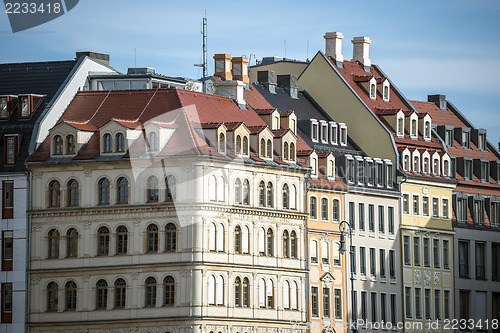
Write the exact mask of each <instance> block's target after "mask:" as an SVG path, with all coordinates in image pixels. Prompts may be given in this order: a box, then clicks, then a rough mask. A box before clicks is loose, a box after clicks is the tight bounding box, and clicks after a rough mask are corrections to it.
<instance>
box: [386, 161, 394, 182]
mask: <svg viewBox="0 0 500 333" xmlns="http://www.w3.org/2000/svg"><path fill="white" fill-rule="evenodd" d="M386 172H387V175H386V178H385V179H386V181H387V187H389V188H392V183H393V180H392V164H390V163H386Z"/></svg>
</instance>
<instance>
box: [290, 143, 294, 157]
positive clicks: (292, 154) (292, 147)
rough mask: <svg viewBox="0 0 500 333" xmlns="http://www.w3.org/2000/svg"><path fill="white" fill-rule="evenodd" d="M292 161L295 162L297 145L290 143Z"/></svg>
mask: <svg viewBox="0 0 500 333" xmlns="http://www.w3.org/2000/svg"><path fill="white" fill-rule="evenodd" d="M290 161H295V144H294V143H293V142H291V143H290Z"/></svg>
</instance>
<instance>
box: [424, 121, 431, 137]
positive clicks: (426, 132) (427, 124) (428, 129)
mask: <svg viewBox="0 0 500 333" xmlns="http://www.w3.org/2000/svg"><path fill="white" fill-rule="evenodd" d="M430 138H431V122H430V121H426V122H424V139H426V140H430Z"/></svg>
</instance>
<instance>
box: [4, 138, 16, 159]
mask: <svg viewBox="0 0 500 333" xmlns="http://www.w3.org/2000/svg"><path fill="white" fill-rule="evenodd" d="M4 145H5V147H4V152H5V156H4V158H5V160H4V161H5V164H7V165H12V164H16V156H17V135H9V136H5V137H4Z"/></svg>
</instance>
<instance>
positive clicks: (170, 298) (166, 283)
mask: <svg viewBox="0 0 500 333" xmlns="http://www.w3.org/2000/svg"><path fill="white" fill-rule="evenodd" d="M163 305H166V306H173V305H175V280H174V278H173V277H172V276H170V275H168V276H166V277H165V279H163Z"/></svg>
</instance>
